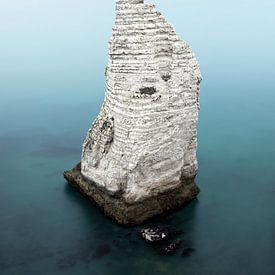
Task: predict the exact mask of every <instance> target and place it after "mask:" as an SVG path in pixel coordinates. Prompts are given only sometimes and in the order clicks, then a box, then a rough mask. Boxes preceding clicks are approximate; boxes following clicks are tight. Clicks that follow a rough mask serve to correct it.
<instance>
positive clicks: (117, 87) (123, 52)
mask: <svg viewBox="0 0 275 275" xmlns="http://www.w3.org/2000/svg"><path fill="white" fill-rule="evenodd" d="M106 81H107V88H106V94H105V99H104V103H103V105H102V108H101V111H100V113H99V115H98V117H97V118H96V119H95V121H94V122H93V124H92V126H91V128H90V129H89V131H88V134H87V137H86V139H85V141H84V144H83V150H82V158H81V174H82V176H83V177H84V178H85V179H86V180H89V181H92V182H94V183H95V184H96V185H97V186H99V187H102V188H103V189H104V190H106V191H108V192H109V193H110V194H120V196H122V197H123V199H124V200H125V201H126V202H127V203H135V202H138V201H142V200H143V199H145V198H150V197H153V196H157V195H158V194H161V193H165V192H167V191H169V190H173V189H174V188H177V187H178V186H179V185H182V184H185V183H186V182H188V181H190V179H191V180H193V179H194V177H195V175H196V173H197V169H198V165H197V158H196V149H197V121H198V111H199V83H200V81H201V74H200V70H199V66H198V62H197V60H196V58H195V56H194V54H193V52H192V50H191V48H190V46H189V45H188V44H186V43H185V42H184V41H182V40H181V39H180V38H179V37H178V36H177V34H176V32H175V30H174V28H173V27H172V26H171V25H170V24H169V23H168V22H167V21H166V20H165V18H164V17H163V16H162V15H161V14H160V13H159V12H157V11H156V9H155V5H153V4H145V3H144V2H143V0H117V1H116V21H115V25H114V27H113V33H112V37H111V40H110V42H109V61H108V66H107V68H106Z"/></svg>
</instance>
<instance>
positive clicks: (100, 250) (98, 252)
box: [57, 244, 111, 269]
mask: <svg viewBox="0 0 275 275" xmlns="http://www.w3.org/2000/svg"><path fill="white" fill-rule="evenodd" d="M110 252H111V246H110V245H109V244H101V245H97V246H96V247H95V248H94V249H93V248H92V246H89V245H88V246H87V247H84V248H80V249H78V250H77V251H76V252H74V253H72V254H70V255H67V256H66V257H64V258H62V259H61V260H59V261H58V262H57V267H58V268H59V269H70V268H73V267H75V266H76V265H78V264H85V265H87V266H88V265H89V264H90V263H91V262H92V261H94V260H99V259H101V258H103V257H104V256H106V255H107V254H109V253H110Z"/></svg>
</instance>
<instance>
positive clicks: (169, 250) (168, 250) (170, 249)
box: [164, 240, 182, 255]
mask: <svg viewBox="0 0 275 275" xmlns="http://www.w3.org/2000/svg"><path fill="white" fill-rule="evenodd" d="M181 243H182V241H181V240H175V241H173V242H171V243H170V244H169V245H168V246H167V247H165V248H164V254H166V255H173V254H175V253H176V252H177V250H178V249H179V247H180V245H181Z"/></svg>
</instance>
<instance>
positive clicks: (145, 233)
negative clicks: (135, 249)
mask: <svg viewBox="0 0 275 275" xmlns="http://www.w3.org/2000/svg"><path fill="white" fill-rule="evenodd" d="M169 235H170V234H169V231H168V229H160V228H145V229H142V230H141V236H142V238H143V239H144V240H145V241H146V242H149V243H153V242H159V241H162V240H164V239H167V238H168V237H169Z"/></svg>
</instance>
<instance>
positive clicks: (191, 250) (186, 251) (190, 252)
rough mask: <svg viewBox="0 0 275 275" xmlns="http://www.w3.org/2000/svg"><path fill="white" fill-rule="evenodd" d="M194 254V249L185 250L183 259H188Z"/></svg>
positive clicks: (182, 254) (182, 255)
mask: <svg viewBox="0 0 275 275" xmlns="http://www.w3.org/2000/svg"><path fill="white" fill-rule="evenodd" d="M194 252H195V249H194V248H192V247H187V248H184V250H183V251H182V253H181V257H182V258H187V257H189V256H191V255H192V254H193V253H194Z"/></svg>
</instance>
